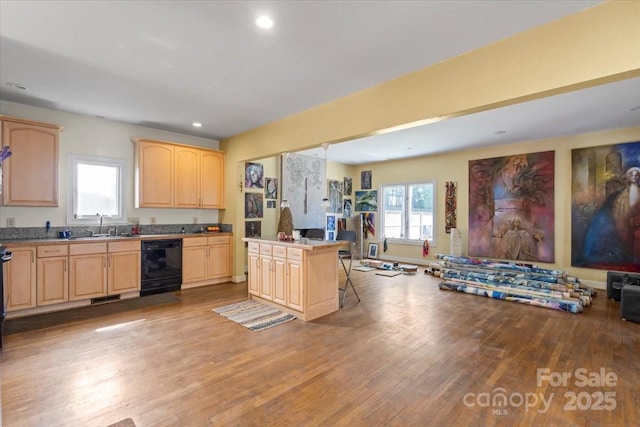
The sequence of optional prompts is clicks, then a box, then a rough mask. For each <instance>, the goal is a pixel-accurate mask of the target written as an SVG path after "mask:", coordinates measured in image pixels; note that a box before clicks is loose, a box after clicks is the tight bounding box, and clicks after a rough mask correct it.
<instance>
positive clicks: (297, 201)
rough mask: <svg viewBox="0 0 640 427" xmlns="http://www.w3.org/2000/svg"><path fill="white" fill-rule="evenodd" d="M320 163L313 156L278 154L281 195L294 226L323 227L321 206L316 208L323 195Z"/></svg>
mask: <svg viewBox="0 0 640 427" xmlns="http://www.w3.org/2000/svg"><path fill="white" fill-rule="evenodd" d="M324 166H325V164H324V160H323V159H318V158H317V157H311V156H304V155H302V154H295V153H288V154H283V155H282V198H283V199H286V200H287V201H288V202H289V206H290V209H291V216H292V217H293V226H294V228H296V229H301V228H324V226H325V209H322V208H320V203H321V202H322V199H323V198H324V197H326V194H327V184H326V178H325V167H324Z"/></svg>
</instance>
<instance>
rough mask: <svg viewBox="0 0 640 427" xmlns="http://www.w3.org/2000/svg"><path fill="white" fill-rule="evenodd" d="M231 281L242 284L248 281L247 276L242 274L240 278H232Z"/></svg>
mask: <svg viewBox="0 0 640 427" xmlns="http://www.w3.org/2000/svg"><path fill="white" fill-rule="evenodd" d="M231 281H232V282H233V283H242V282H246V281H247V275H246V274H241V275H239V276H233V277H231Z"/></svg>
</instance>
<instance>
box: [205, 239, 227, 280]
mask: <svg viewBox="0 0 640 427" xmlns="http://www.w3.org/2000/svg"><path fill="white" fill-rule="evenodd" d="M230 261H231V254H230V251H229V245H213V246H210V247H209V256H208V257H207V264H208V272H209V278H211V279H217V278H220V277H230V276H231V262H230Z"/></svg>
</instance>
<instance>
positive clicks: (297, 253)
mask: <svg viewBox="0 0 640 427" xmlns="http://www.w3.org/2000/svg"><path fill="white" fill-rule="evenodd" d="M287 258H289V259H295V260H296V261H302V249H298V248H287Z"/></svg>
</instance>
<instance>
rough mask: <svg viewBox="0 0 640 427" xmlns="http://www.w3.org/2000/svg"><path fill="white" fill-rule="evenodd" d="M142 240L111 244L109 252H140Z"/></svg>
mask: <svg viewBox="0 0 640 427" xmlns="http://www.w3.org/2000/svg"><path fill="white" fill-rule="evenodd" d="M139 250H140V240H128V241H126V242H109V252H129V251H139Z"/></svg>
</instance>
